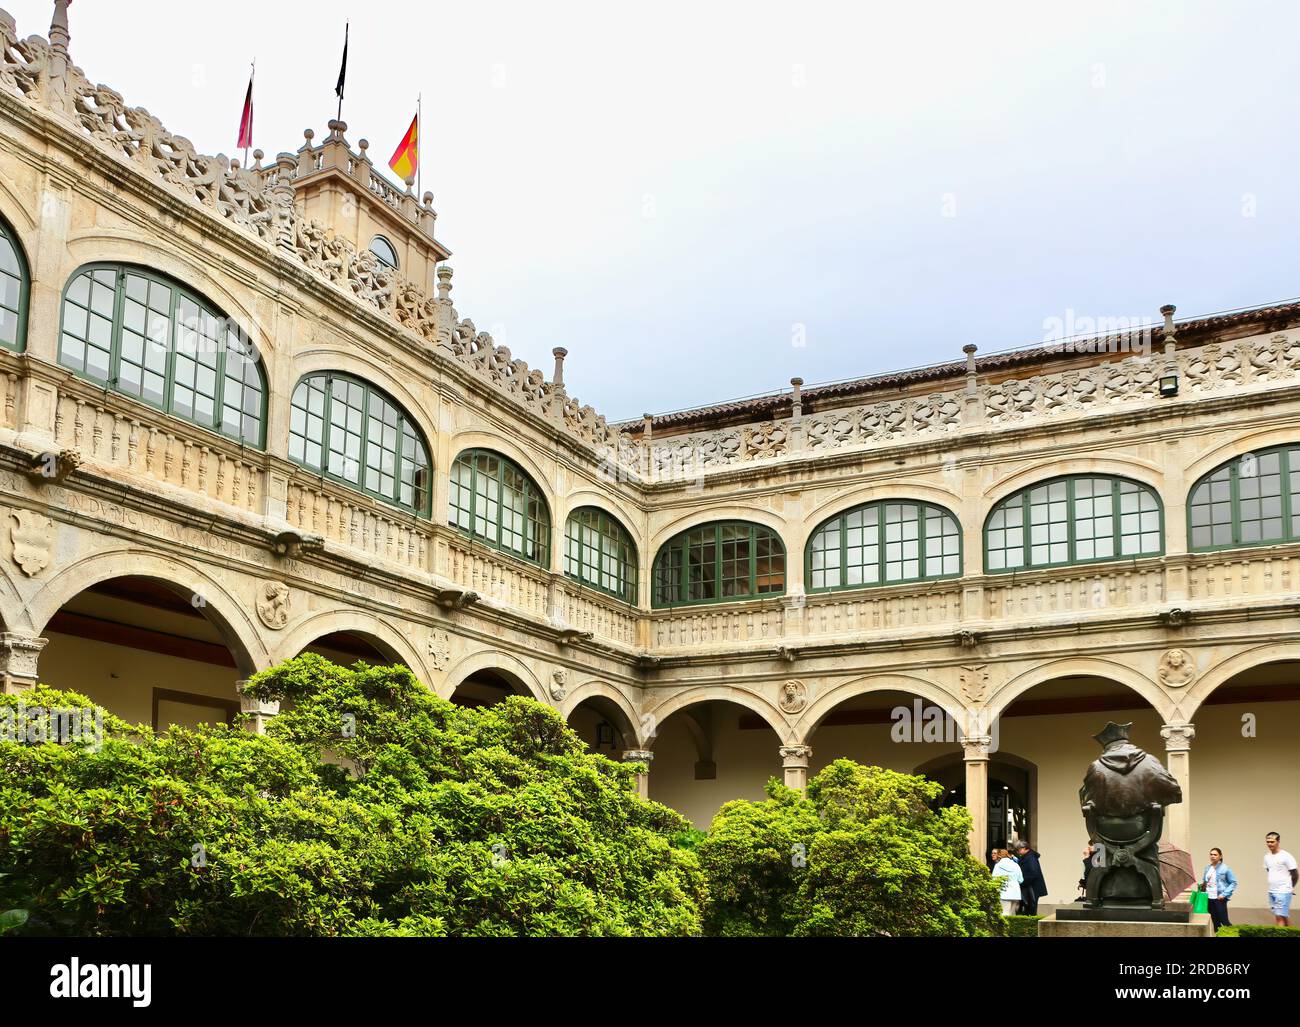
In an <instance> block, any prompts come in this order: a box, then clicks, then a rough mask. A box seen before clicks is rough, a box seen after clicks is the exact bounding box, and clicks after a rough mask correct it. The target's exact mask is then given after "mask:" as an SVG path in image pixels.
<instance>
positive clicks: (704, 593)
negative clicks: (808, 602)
mask: <svg viewBox="0 0 1300 1027" xmlns="http://www.w3.org/2000/svg"><path fill="white" fill-rule="evenodd" d="M785 559H786V555H785V543H783V542H782V541H781V536H780V535H778V534H777V533H776V532H775V531H773V530H772V529H771V528H765V527H763V526H762V525H761V524H753V523H750V522H749V521H712V522H710V523H708V524H701V525H698V526H696V527H694V528H688V529H687V530H686V531H683V532H681V533H680V534H679V535H676V536H674V537H673V538H671V539H669V541H668V542H666V543H664V545H663V546H662V547H661V548H660V550H659V553H658V555H656V556H655V563H654V573H653V574H652V576H651V580H652V583H653V585H654V590H653V591H654V594H653V603H652V605H653V606H654V607H655V608H657V609H659V608H665V607H675V606H698V605H704V604H709V603H735V602H743V601H744V600H747V599H760V598H763V597H765V596H777V595H784V594H785V588H786V573H785V570H786V568H785Z"/></svg>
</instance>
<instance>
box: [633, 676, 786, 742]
mask: <svg viewBox="0 0 1300 1027" xmlns="http://www.w3.org/2000/svg"><path fill="white" fill-rule="evenodd" d="M706 702H729V703H734V704H735V705H737V706H743V707H745V709H747V710H749V711H750V712H751V713H757V714H758V715H759V716H760V717H762V718H763V720H764V721H766V722H767V725H768V727H770V728H771V729H772V730H773V731H775V732H776V735H777V737H778V738H779V739H781V744H783V745H793V744H795V735H794V733H793V731H792V730H791V728H790V723H789V720H788V718H787V717H786V715H785V714H784V713H782V712H781V711H780V710H779V709H777V708H776V707H775V706H773V705H772V704H771V703H769V702H768V701H767V700H766V699H763V698H762V697H761V696H758V695H755V694H754V693H753V692H747V691H745V690H744V689H740V688H733V687H731V686H730V685H701V686H699V687H696V688H688V689H686V690H685V691H683V692H677V693H675V694H673V695H671V696H670V697H669V698H667V699H666V700H664V701H663V702H662V703H660V704H659V705H658V706H652V707H650V708H649V709H647V710H646V711H645V716H647V717H653V718H654V719H653V721H651V722H650V723H651V724H652V725H659V724H662V723H663V722H664V721H666V720H667V719H668V718H669V717H671V716H672V715H673V714H674V713H678V712H680V711H681V710H684V709H687V708H689V707H691V706H696V705H699V704H700V703H706ZM651 730H654V727H652V728H651ZM647 741H650V739H647Z"/></svg>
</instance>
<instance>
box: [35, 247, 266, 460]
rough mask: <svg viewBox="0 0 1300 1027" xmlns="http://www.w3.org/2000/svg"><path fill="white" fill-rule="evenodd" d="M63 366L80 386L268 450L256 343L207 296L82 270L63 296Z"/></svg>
mask: <svg viewBox="0 0 1300 1027" xmlns="http://www.w3.org/2000/svg"><path fill="white" fill-rule="evenodd" d="M59 363H60V364H61V365H62V366H63V367H66V368H68V369H69V370H71V371H72V372H73V373H74V374H76V375H77V376H78V377H81V378H86V379H88V380H89V381H93V382H95V383H96V384H98V385H102V386H103V387H104V388H105V389H109V390H111V391H113V392H117V393H120V394H121V395H124V396H130V397H132V398H133V399H138V400H140V401H141V402H143V403H147V404H149V405H150V406H152V407H155V408H157V409H159V410H162V411H163V412H165V413H167V414H170V415H171V416H173V417H179V418H181V419H183V420H186V421H189V422H190V423H191V424H197V425H199V426H200V427H202V428H208V429H211V430H212V431H216V432H219V433H220V434H222V435H225V436H226V437H227V438H231V439H234V440H235V441H236V442H239V443H241V444H242V445H247V446H253V447H255V448H257V449H263V448H265V445H266V393H267V390H266V376H265V374H264V372H263V369H262V362H261V360H260V359H259V358H258V355H257V351H256V349H255V347H254V346H253V344H252V341H251V340H250V339H249V338H248V336H247V334H246V333H245V332H244V331H243V330H242V329H240V328H239V326H238V325H236V324H235V323H234V322H233V321H232V320H231V319H230V318H228V317H226V315H225V314H223V313H221V311H219V310H218V309H217V308H216V307H214V306H212V304H210V303H208V302H207V301H206V300H204V299H203V298H201V297H200V296H199V295H198V294H196V293H194V292H191V291H190V290H188V289H186V288H185V287H184V286H183V285H181V284H180V283H179V282H176V281H174V280H172V279H170V278H167V277H165V276H163V275H159V274H156V273H154V272H152V271H149V270H147V269H145V268H140V267H135V266H133V265H129V264H91V265H88V266H86V267H83V268H80V269H79V270H78V271H77V272H76V273H75V274H73V276H72V278H71V279H69V281H68V285H67V287H66V288H65V289H64V290H63V311H62V320H61V324H60V330H59Z"/></svg>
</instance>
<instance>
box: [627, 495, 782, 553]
mask: <svg viewBox="0 0 1300 1027" xmlns="http://www.w3.org/2000/svg"><path fill="white" fill-rule="evenodd" d="M714 521H749V522H752V523H754V524H761V525H762V526H763V527H765V528H771V529H772V531H774V532H776V535H777V538H779V539H780V540H781V544H782V545H783V546H785V549H786V557H787V559H789V554H790V552H791V549H790V546H789V544H788V543H787V542H786V536H787V534H788V533H789V529H790V522H789V521H787V520H786V519H785V518H784V517H781V516H779V515H777V514H774V513H772V511H771V510H765V509H763V508H762V507H758V506H747V505H739V504H735V503H728V504H726V505H723V506H717V507H706V508H704V509H700V510H692V511H691V512H690V513H684V514H681V515H680V516H678V517H675V518H674V519H673V520H671V521H669V522H668V523H666V524H663V525H660V526H659V527H658V528H656V529H655V530H654V531H652V532H651V534H650V544H649V545H648V546H647V547H646V550H647V552H649V553H650V562H651V564H653V563H654V560H655V558H656V557H657V556H658V555H659V550H660V549H662V548H663V546H664V543H665V542H668V541H669V540H670V539H673V538H675V537H676V536H678V535H680V534H681V533H682V532H684V531H689V530H690V529H691V528H698V527H700V526H701V525H704V524H712V523H713V522H714Z"/></svg>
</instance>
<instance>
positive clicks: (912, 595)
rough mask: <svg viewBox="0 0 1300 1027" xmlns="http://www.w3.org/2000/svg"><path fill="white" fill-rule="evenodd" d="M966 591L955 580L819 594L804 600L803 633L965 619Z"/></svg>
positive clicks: (904, 626) (834, 632)
mask: <svg viewBox="0 0 1300 1027" xmlns="http://www.w3.org/2000/svg"><path fill="white" fill-rule="evenodd" d="M962 591H963V589H962V583H961V581H960V580H953V581H943V582H936V583H934V584H931V585H893V586H888V587H885V588H879V589H865V590H862V591H858V592H827V593H818V594H816V595H811V596H809V597H808V598H807V600H806V601H805V603H804V611H803V633H804V634H805V635H808V636H816V635H843V634H851V633H853V632H858V631H896V630H910V629H913V628H925V627H930V626H933V625H943V624H953V623H956V622H957V621H960V620H961V619H962Z"/></svg>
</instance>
